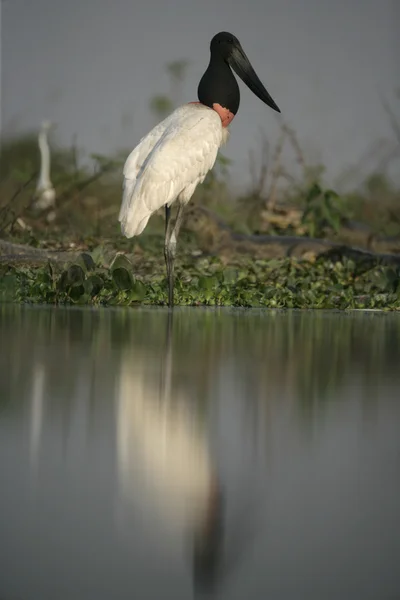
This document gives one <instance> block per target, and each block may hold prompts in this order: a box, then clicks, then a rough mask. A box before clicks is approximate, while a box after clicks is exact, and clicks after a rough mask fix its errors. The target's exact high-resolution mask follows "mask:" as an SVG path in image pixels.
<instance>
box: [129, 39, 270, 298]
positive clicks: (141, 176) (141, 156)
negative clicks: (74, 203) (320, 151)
mask: <svg viewBox="0 0 400 600" xmlns="http://www.w3.org/2000/svg"><path fill="white" fill-rule="evenodd" d="M210 53H211V56H210V62H209V65H208V67H207V69H206V71H205V73H204V75H203V76H202V78H201V80H200V83H199V86H198V90H197V95H198V99H199V101H198V102H190V103H188V104H184V105H183V106H180V107H179V108H177V109H176V110H175V111H174V112H173V113H172V114H171V115H169V116H168V117H167V118H166V119H164V120H163V121H162V122H161V123H159V124H158V125H156V126H155V127H154V128H153V129H152V130H151V131H150V133H148V134H147V135H146V136H144V137H143V138H142V139H141V140H140V142H139V144H138V145H137V146H136V148H135V149H134V150H132V152H131V153H130V155H129V156H128V158H127V160H126V163H125V166H124V171H123V174H124V181H123V197H122V205H121V210H120V213H119V221H120V222H121V230H122V233H123V234H124V235H125V236H126V237H127V238H131V237H133V236H136V235H139V234H140V233H142V231H143V229H144V228H145V227H146V225H147V222H148V220H149V218H150V216H151V215H152V214H153V213H154V212H156V211H157V210H158V209H160V208H161V207H163V206H165V243H164V256H165V262H166V268H167V277H168V303H169V306H170V307H172V306H173V300H174V296H173V293H174V260H175V254H176V244H177V239H178V235H179V230H180V227H181V224H182V217H183V210H184V207H185V205H186V204H187V203H188V202H189V200H190V198H191V197H192V195H193V193H194V191H195V189H196V187H197V185H198V184H199V183H202V182H203V181H204V179H205V177H206V175H207V173H208V171H210V169H212V167H213V166H214V163H215V160H216V158H217V153H218V150H219V148H220V147H221V146H222V145H223V144H224V143H226V141H227V138H228V126H229V125H230V123H231V122H232V120H233V118H234V117H235V115H236V114H237V111H238V109H239V103H240V92H239V86H238V84H237V81H236V79H235V77H234V75H233V73H232V71H231V68H232V69H233V70H234V71H235V72H236V74H237V75H239V77H240V78H241V79H242V81H243V82H244V83H245V84H246V85H247V86H248V87H249V88H250V90H251V91H252V92H253V93H254V94H255V95H256V96H257V97H258V98H260V100H262V101H263V102H264V103H265V104H267V105H268V106H270V107H271V108H273V109H274V110H276V111H277V112H280V109H279V108H278V106H277V105H276V103H275V102H274V100H273V99H272V98H271V96H270V95H269V93H268V92H267V90H266V89H265V87H264V85H263V84H262V83H261V81H260V79H259V78H258V76H257V74H256V72H255V71H254V69H253V67H252V65H251V63H250V61H249V59H248V58H247V56H246V54H245V52H244V50H243V48H242V46H241V44H240V42H239V40H238V39H237V38H236V37H235V36H234V35H232V34H231V33H227V32H224V31H223V32H220V33H217V34H216V35H215V36H214V37H213V39H212V40H211V44H210ZM175 201H178V211H177V215H176V219H175V223H174V224H172V221H171V205H172V204H173V202H175Z"/></svg>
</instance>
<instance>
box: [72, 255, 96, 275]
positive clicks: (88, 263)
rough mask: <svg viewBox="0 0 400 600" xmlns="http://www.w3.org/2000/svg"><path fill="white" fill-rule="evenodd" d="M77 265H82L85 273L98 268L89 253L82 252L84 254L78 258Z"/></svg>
mask: <svg viewBox="0 0 400 600" xmlns="http://www.w3.org/2000/svg"><path fill="white" fill-rule="evenodd" d="M76 264H78V265H80V266H81V267H82V269H83V270H84V271H85V272H87V271H93V270H94V269H95V267H96V265H95V262H94V260H93V258H92V257H91V255H90V254H88V253H87V252H82V254H80V255H79V256H78V258H77V260H76Z"/></svg>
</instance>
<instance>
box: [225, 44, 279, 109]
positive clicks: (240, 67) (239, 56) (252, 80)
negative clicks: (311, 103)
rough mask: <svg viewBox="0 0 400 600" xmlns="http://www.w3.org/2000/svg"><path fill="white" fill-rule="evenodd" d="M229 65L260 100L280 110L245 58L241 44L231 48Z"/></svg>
mask: <svg viewBox="0 0 400 600" xmlns="http://www.w3.org/2000/svg"><path fill="white" fill-rule="evenodd" d="M228 62H229V65H230V66H231V67H232V69H233V70H234V71H235V73H236V74H237V75H239V77H240V79H241V80H242V81H243V82H244V83H245V84H246V85H247V87H248V88H250V89H251V91H252V92H253V94H255V95H256V96H257V97H258V98H260V100H262V101H263V102H265V104H267V105H268V106H270V107H271V108H273V109H274V110H276V111H277V112H279V113H280V112H281V111H280V109H279V107H278V105H277V104H276V103H275V102H274V100H273V99H272V98H271V96H270V95H269V94H268V92H267V90H266V89H265V87H264V86H263V84H262V83H261V81H260V80H259V78H258V75H257V73H256V72H255V70H254V69H253V67H252V66H251V63H250V61H249V59H248V58H247V56H246V54H245V53H244V50H243V48H242V47H241V46H236V47H235V48H233V50H232V54H231V56H230V57H229V59H228Z"/></svg>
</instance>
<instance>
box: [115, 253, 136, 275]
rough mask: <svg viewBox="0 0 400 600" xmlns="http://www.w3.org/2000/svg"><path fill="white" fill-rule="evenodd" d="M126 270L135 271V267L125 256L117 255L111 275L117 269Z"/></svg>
mask: <svg viewBox="0 0 400 600" xmlns="http://www.w3.org/2000/svg"><path fill="white" fill-rule="evenodd" d="M121 268H124V269H126V270H127V271H130V272H132V271H133V265H132V263H131V261H130V260H129V258H128V257H127V256H125V254H117V255H116V256H115V258H114V260H113V261H112V263H111V265H110V271H111V273H112V272H113V271H114V270H116V269H121Z"/></svg>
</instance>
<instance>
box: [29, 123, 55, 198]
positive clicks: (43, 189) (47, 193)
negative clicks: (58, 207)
mask: <svg viewBox="0 0 400 600" xmlns="http://www.w3.org/2000/svg"><path fill="white" fill-rule="evenodd" d="M51 128H52V124H51V123H50V122H49V121H44V122H43V123H42V128H41V130H40V133H39V138H38V143H39V150H40V174H39V180H38V183H37V186H36V193H37V195H38V199H37V200H36V202H35V204H34V207H35V208H36V209H38V210H46V209H47V208H50V207H51V206H54V203H55V199H56V191H55V189H54V187H53V185H52V183H51V180H50V147H49V142H48V139H47V134H48V132H49V130H50V129H51Z"/></svg>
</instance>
